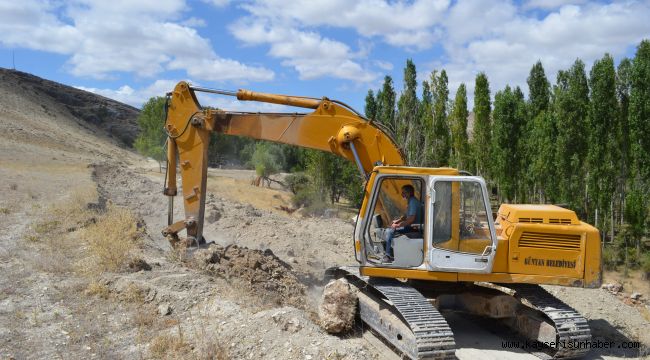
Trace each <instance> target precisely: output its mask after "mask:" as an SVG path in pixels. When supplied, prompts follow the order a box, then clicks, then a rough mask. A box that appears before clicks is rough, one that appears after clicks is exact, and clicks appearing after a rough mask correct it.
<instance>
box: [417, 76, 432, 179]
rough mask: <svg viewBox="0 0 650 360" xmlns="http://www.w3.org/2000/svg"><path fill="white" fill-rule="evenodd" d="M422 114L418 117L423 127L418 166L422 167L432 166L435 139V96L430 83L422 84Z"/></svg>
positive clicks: (424, 82)
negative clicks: (433, 141) (432, 150)
mask: <svg viewBox="0 0 650 360" xmlns="http://www.w3.org/2000/svg"><path fill="white" fill-rule="evenodd" d="M419 110H420V114H419V115H418V117H419V119H420V125H421V134H420V138H421V141H422V147H421V148H420V151H419V153H420V158H419V160H418V164H419V165H421V166H431V165H432V164H431V156H429V155H431V152H430V151H429V150H428V149H431V146H432V145H431V144H432V137H433V95H432V94H431V86H430V85H429V82H428V81H426V80H425V81H423V82H422V102H421V104H420V109H419Z"/></svg>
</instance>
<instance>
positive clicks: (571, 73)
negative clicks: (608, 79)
mask: <svg viewBox="0 0 650 360" xmlns="http://www.w3.org/2000/svg"><path fill="white" fill-rule="evenodd" d="M553 95H554V103H553V112H554V113H555V118H556V120H557V129H558V133H557V141H556V154H555V159H556V160H555V162H556V171H557V178H558V189H559V191H558V200H559V201H561V202H562V203H564V204H567V205H568V206H569V207H570V208H572V209H573V210H576V211H578V212H581V211H583V209H584V197H585V190H584V189H585V180H584V179H585V173H586V168H585V157H586V154H587V141H586V137H585V133H586V127H587V126H586V122H587V113H588V110H589V85H588V83H587V74H586V73H585V65H584V63H583V62H582V61H581V60H580V59H576V61H575V62H574V63H573V65H572V66H571V68H570V69H569V70H567V71H563V70H561V71H559V72H558V75H557V81H556V85H555V86H554V88H553Z"/></svg>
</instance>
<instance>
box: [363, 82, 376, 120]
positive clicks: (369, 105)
mask: <svg viewBox="0 0 650 360" xmlns="http://www.w3.org/2000/svg"><path fill="white" fill-rule="evenodd" d="M363 110H364V112H365V114H366V117H367V118H368V119H370V120H376V119H377V100H376V99H375V93H374V92H373V91H372V89H370V90H368V95H366V106H364V109H363Z"/></svg>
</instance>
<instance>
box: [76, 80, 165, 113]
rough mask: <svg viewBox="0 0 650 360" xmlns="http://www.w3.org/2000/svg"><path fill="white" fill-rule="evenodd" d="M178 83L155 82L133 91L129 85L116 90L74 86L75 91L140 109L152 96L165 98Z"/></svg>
mask: <svg viewBox="0 0 650 360" xmlns="http://www.w3.org/2000/svg"><path fill="white" fill-rule="evenodd" d="M177 83H178V81H175V80H156V81H155V82H153V83H152V84H150V85H149V86H147V87H144V88H140V89H134V88H132V87H131V86H129V85H123V86H120V87H119V88H118V89H99V88H94V87H85V86H75V87H76V88H77V89H80V90H85V91H88V92H91V93H94V94H98V95H102V96H105V97H107V98H110V99H113V100H117V101H119V102H122V103H125V104H129V105H131V106H134V107H137V108H141V107H142V105H143V104H144V103H145V102H147V100H149V99H150V98H152V97H154V96H165V94H167V93H168V92H170V91H172V90H173V89H174V86H176V84H177Z"/></svg>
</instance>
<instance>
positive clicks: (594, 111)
mask: <svg viewBox="0 0 650 360" xmlns="http://www.w3.org/2000/svg"><path fill="white" fill-rule="evenodd" d="M589 83H590V88H591V102H590V107H589V127H588V131H589V133H588V138H589V150H588V154H587V164H588V176H587V181H588V186H589V191H588V196H589V203H590V205H591V208H590V211H589V212H590V214H593V216H594V217H595V216H596V214H598V216H599V219H606V218H607V217H606V216H604V215H605V213H609V214H611V211H612V210H613V209H612V208H613V198H612V197H613V195H614V190H615V186H616V177H617V171H616V170H617V169H616V165H615V164H616V161H617V158H618V154H617V152H618V149H616V128H617V124H616V118H617V117H618V102H617V100H616V71H615V70H614V59H612V57H611V56H610V55H609V54H605V56H604V57H603V58H602V59H600V60H596V62H594V65H593V67H592V68H591V72H590V74H589ZM604 223H605V221H604V220H601V221H600V222H598V221H596V225H597V226H598V225H601V224H604ZM610 225H611V223H610ZM601 228H603V229H604V228H605V226H601Z"/></svg>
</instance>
